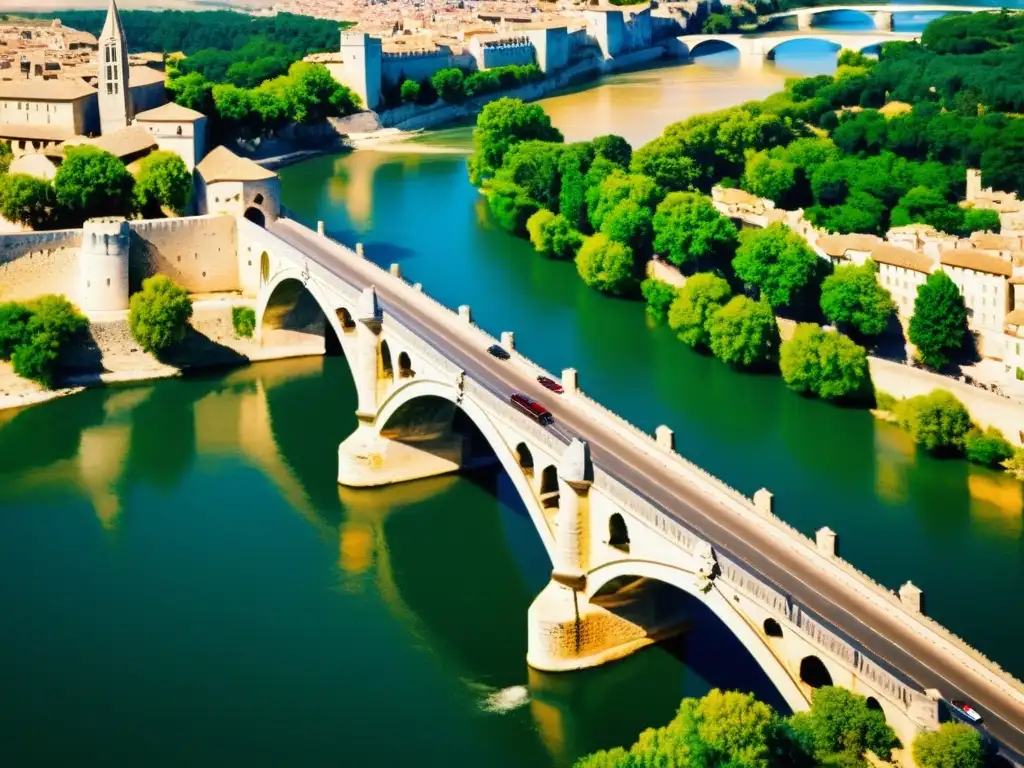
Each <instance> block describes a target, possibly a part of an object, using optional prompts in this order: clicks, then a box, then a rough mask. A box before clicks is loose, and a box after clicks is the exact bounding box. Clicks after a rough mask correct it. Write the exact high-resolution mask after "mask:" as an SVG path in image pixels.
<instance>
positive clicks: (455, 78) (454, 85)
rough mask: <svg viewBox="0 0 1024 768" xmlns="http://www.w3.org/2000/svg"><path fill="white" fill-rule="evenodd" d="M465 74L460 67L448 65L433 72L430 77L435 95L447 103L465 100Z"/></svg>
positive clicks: (457, 102) (458, 102)
mask: <svg viewBox="0 0 1024 768" xmlns="http://www.w3.org/2000/svg"><path fill="white" fill-rule="evenodd" d="M465 77H466V76H465V75H464V74H462V70H461V69H457V68H456V67H448V68H446V69H440V70H438V71H437V72H435V73H434V74H433V75H432V76H431V78H430V84H431V85H432V86H434V90H435V91H437V95H438V96H440V97H441V99H442V100H444V101H447V102H448V103H449V104H461V103H462V102H463V101H465V100H466V83H465Z"/></svg>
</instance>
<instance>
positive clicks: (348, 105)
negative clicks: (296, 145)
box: [270, 61, 360, 124]
mask: <svg viewBox="0 0 1024 768" xmlns="http://www.w3.org/2000/svg"><path fill="white" fill-rule="evenodd" d="M278 79H282V78H278ZM274 82H275V81H274V80H271V81H270V83H274ZM281 87H282V89H283V91H284V94H285V96H286V100H287V103H288V105H289V113H290V114H289V117H290V118H291V119H292V120H294V121H295V122H297V123H303V124H312V123H319V122H322V121H323V120H325V119H326V118H328V117H334V116H344V115H351V114H352V113H353V112H355V111H357V110H358V109H359V106H360V99H359V96H358V95H357V94H356V93H355V92H354V91H352V90H351V89H349V88H347V87H346V86H344V85H342V84H341V83H339V82H338V81H337V80H335V79H334V75H332V74H331V73H330V71H329V70H328V69H327V67H325V66H324V65H323V64H312V63H309V62H306V61H297V62H295V63H294V64H292V65H291V66H290V67H289V68H288V74H287V75H286V76H285V77H284V78H283V82H282V83H281Z"/></svg>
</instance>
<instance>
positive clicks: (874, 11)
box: [761, 4, 1000, 30]
mask: <svg viewBox="0 0 1024 768" xmlns="http://www.w3.org/2000/svg"><path fill="white" fill-rule="evenodd" d="M998 10H1000V9H999V7H998V6H997V7H985V6H964V5H928V4H921V5H822V6H817V7H814V8H790V9H789V10H787V11H779V12H778V13H771V14H768V15H766V16H762V17H761V19H762V21H770V20H773V19H786V18H791V17H793V16H795V17H796V20H797V22H796V23H797V28H798V29H810V28H811V27H812V26H814V17H815V16H817V15H818V14H821V13H835V12H836V11H856V12H857V13H862V14H864V15H865V16H867V17H868V18H870V19H871V20H872V21H874V23H875V29H881V30H891V29H892V21H893V15H894V14H897V13H985V12H992V11H998Z"/></svg>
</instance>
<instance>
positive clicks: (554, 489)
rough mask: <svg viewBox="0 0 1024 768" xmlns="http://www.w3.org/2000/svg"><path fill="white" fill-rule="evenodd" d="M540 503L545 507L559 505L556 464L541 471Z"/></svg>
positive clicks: (549, 465)
mask: <svg viewBox="0 0 1024 768" xmlns="http://www.w3.org/2000/svg"><path fill="white" fill-rule="evenodd" d="M540 503H541V505H542V506H544V507H557V506H558V469H557V468H556V467H555V465H554V464H548V466H546V467H544V471H543V472H541V473H540Z"/></svg>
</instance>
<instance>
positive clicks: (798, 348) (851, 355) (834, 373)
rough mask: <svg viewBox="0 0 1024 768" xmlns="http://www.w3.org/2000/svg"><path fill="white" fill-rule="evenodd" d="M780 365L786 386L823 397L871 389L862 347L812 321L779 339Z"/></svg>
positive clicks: (852, 395) (848, 395)
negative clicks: (781, 341)
mask: <svg viewBox="0 0 1024 768" xmlns="http://www.w3.org/2000/svg"><path fill="white" fill-rule="evenodd" d="M779 369H780V370H781V371H782V379H783V381H785V382H786V386H787V387H789V388H790V389H792V390H794V391H795V392H800V393H804V394H814V395H817V396H818V397H820V398H822V399H823V400H843V399H851V398H855V397H863V396H864V395H866V394H867V392H868V391H869V390H870V384H871V373H870V371H869V370H868V357H867V353H866V352H865V351H864V347H861V346H860V345H858V344H855V343H854V342H853V341H851V340H850V338H849V337H847V336H844V335H843V334H841V333H839V332H838V331H825V330H823V329H822V328H821V327H820V326H817V325H815V324H813V323H801V324H800V325H799V326H797V329H796V332H795V333H794V334H793V338H791V339H789V340H788V341H784V342H783V343H782V347H781V349H780V350H779Z"/></svg>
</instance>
